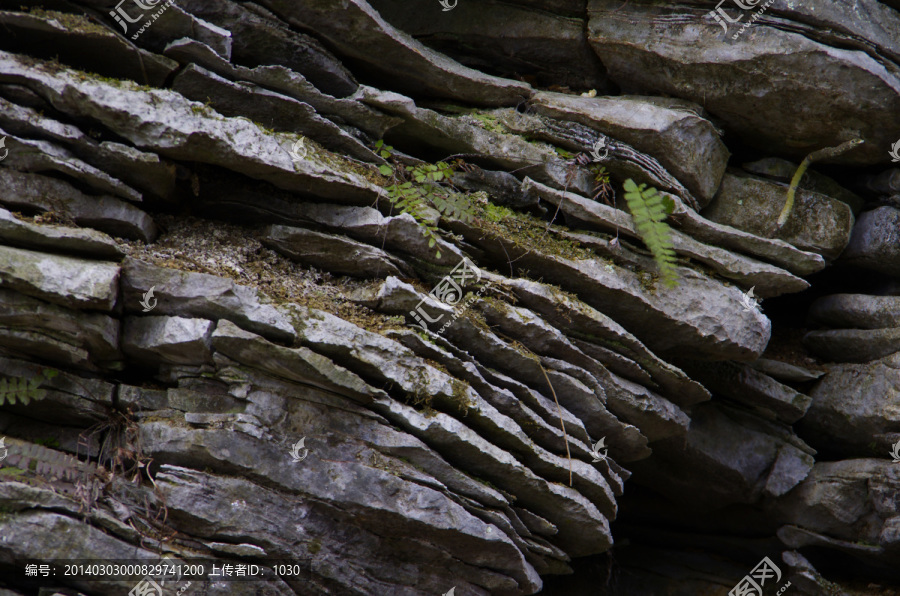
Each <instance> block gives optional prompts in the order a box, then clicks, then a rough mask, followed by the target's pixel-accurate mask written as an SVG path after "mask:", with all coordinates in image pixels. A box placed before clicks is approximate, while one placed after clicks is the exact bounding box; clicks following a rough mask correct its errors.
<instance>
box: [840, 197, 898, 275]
mask: <svg viewBox="0 0 900 596" xmlns="http://www.w3.org/2000/svg"><path fill="white" fill-rule="evenodd" d="M841 262H844V263H848V264H850V265H854V266H856V267H862V268H864V269H871V270H872V271H877V272H879V273H885V274H887V275H900V209H894V208H893V207H879V208H877V209H874V210H872V211H866V212H865V213H863V214H862V215H860V216H859V220H858V221H857V222H856V225H855V226H854V227H853V236H852V237H851V238H850V244H848V245H847V248H846V250H844V254H842V255H841Z"/></svg>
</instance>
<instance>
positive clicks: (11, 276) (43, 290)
mask: <svg viewBox="0 0 900 596" xmlns="http://www.w3.org/2000/svg"><path fill="white" fill-rule="evenodd" d="M0 284H2V286H3V287H5V288H9V289H12V290H15V291H17V292H21V293H22V294H25V295H28V296H33V297H35V298H40V299H41V300H46V301H48V302H52V303H54V304H59V305H61V306H65V307H69V308H76V309H79V310H104V311H110V310H112V308H113V305H114V304H115V302H116V298H117V297H118V292H119V266H118V264H112V263H99V262H97V261H88V260H85V259H77V258H74V257H63V256H59V255H50V254H46V253H40V252H33V251H29V250H23V249H20V248H12V247H9V246H2V245H0Z"/></svg>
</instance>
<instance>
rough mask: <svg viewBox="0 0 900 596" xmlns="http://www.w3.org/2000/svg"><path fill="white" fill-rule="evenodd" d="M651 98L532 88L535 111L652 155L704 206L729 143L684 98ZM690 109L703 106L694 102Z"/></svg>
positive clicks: (712, 192)
mask: <svg viewBox="0 0 900 596" xmlns="http://www.w3.org/2000/svg"><path fill="white" fill-rule="evenodd" d="M654 99H656V98H643V97H639V96H638V97H593V98H589V99H584V98H581V97H574V96H572V95H565V94H562V93H548V92H544V91H541V92H538V93H535V96H534V98H533V99H532V102H533V104H534V107H535V111H536V112H537V113H539V114H543V115H545V116H552V117H554V118H560V119H563V120H573V121H575V122H579V123H581V124H584V125H586V126H590V127H592V128H596V129H597V130H599V131H600V132H602V133H604V134H606V135H610V136H612V137H614V138H616V139H619V140H621V141H624V142H625V143H628V144H629V145H631V146H633V147H634V148H635V149H637V150H639V151H642V152H644V153H647V154H650V155H653V156H656V157H657V158H658V159H659V160H660V163H662V165H663V166H665V167H666V169H667V170H669V171H670V172H672V173H673V174H674V175H675V176H676V177H677V178H678V179H679V180H680V181H681V182H682V183H683V184H684V185H685V186H687V187H688V189H690V191H691V192H692V193H694V195H695V196H697V197H698V198H700V199H701V206H705V205H706V204H707V203H709V201H710V200H711V199H712V197H713V196H714V195H715V194H716V189H717V188H718V187H719V182H720V181H721V179H722V175H723V174H724V173H725V165H726V164H727V163H728V156H729V153H728V149H727V148H726V147H725V144H724V143H723V142H722V140H721V139H720V138H719V134H718V132H717V131H716V129H715V127H714V126H713V125H712V124H711V123H710V122H709V121H708V120H706V119H704V118H703V117H702V116H699V115H698V114H697V113H696V112H694V111H692V110H691V106H690V105H683V104H685V103H686V102H679V101H672V102H670V106H669V107H667V106H662V105H657V104H656V103H655V102H654ZM694 108H695V109H702V108H700V107H699V106H695V107H694Z"/></svg>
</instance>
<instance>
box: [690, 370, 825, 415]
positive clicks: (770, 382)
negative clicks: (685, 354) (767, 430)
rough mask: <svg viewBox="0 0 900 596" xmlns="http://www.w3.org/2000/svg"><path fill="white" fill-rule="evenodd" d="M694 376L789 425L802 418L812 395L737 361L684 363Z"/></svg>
mask: <svg viewBox="0 0 900 596" xmlns="http://www.w3.org/2000/svg"><path fill="white" fill-rule="evenodd" d="M683 366H684V368H685V369H686V370H687V371H688V372H689V373H690V375H691V376H692V377H693V378H694V379H696V380H698V381H699V382H701V383H703V386H704V387H706V388H707V389H709V390H710V391H712V392H714V393H716V394H717V395H721V396H723V397H727V398H730V399H733V400H736V401H739V402H741V403H743V404H745V405H747V406H749V407H751V408H753V409H755V410H757V411H762V412H764V413H765V414H766V415H768V416H769V417H772V418H777V419H778V420H781V421H782V422H786V423H787V424H793V423H794V422H797V421H798V420H800V418H802V417H803V415H804V414H805V413H806V410H807V409H808V408H809V404H810V401H811V399H810V397H809V396H808V395H804V394H803V393H800V392H798V391H795V390H794V389H791V388H790V387H788V386H786V385H782V384H781V383H779V382H778V381H776V380H775V379H773V378H771V377H769V376H768V375H766V374H765V373H762V372H760V371H758V370H754V369H753V368H751V366H748V365H746V364H739V363H736V362H694V363H692V364H690V365H689V364H684V365H683Z"/></svg>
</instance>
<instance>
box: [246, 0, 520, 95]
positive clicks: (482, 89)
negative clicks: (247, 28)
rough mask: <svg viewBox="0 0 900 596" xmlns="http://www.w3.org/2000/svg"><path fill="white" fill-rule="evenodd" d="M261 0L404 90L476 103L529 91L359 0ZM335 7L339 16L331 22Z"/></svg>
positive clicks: (291, 21)
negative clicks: (456, 57) (440, 48)
mask: <svg viewBox="0 0 900 596" xmlns="http://www.w3.org/2000/svg"><path fill="white" fill-rule="evenodd" d="M262 4H263V5H264V6H266V7H267V8H269V9H270V10H272V11H273V12H275V13H276V14H278V15H279V16H280V17H281V18H283V19H284V20H285V21H287V22H288V23H290V24H292V25H295V26H300V27H301V28H306V29H312V30H315V31H316V34H317V35H319V36H320V37H321V38H323V39H325V40H326V41H327V43H328V44H330V45H332V46H333V47H335V48H337V49H338V51H339V52H340V54H342V55H344V56H347V57H348V58H351V59H353V60H354V61H358V62H362V63H365V64H366V65H367V68H368V69H369V72H370V73H371V74H375V75H377V76H379V77H381V78H385V77H389V78H391V79H392V80H395V81H397V80H403V83H402V84H401V87H402V88H404V89H409V90H413V91H415V92H417V93H424V94H425V95H438V96H447V97H450V98H452V99H456V100H462V101H468V102H470V103H475V104H482V105H515V104H517V103H519V102H520V101H522V99H526V98H527V97H528V96H530V95H531V87H530V86H529V85H527V84H525V83H520V82H518V81H513V80H509V79H502V78H499V77H494V76H490V75H486V74H484V73H482V72H479V71H477V70H473V69H471V68H467V67H465V66H463V65H461V64H459V63H458V62H455V61H453V60H451V59H449V58H447V57H446V56H444V55H443V54H440V53H438V52H435V51H433V50H431V49H429V48H427V47H426V46H424V45H422V44H421V43H419V42H418V41H416V40H415V39H414V38H413V37H412V36H410V35H408V34H407V33H404V32H403V31H400V30H399V29H396V28H395V27H392V26H391V25H390V24H388V22H387V21H385V20H384V19H383V18H382V17H381V15H379V14H378V12H376V11H375V10H374V9H373V8H372V7H371V6H370V5H369V4H368V3H367V2H365V0H352V1H351V2H350V3H349V4H342V3H338V2H335V0H316V1H314V2H305V3H303V4H302V5H298V4H292V3H289V2H283V1H282V0H265V1H264V2H262ZM338 7H340V10H342V11H344V15H343V17H342V18H341V19H339V20H335V19H334V18H332V17H333V14H332V13H333V11H334V10H336V9H338Z"/></svg>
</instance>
